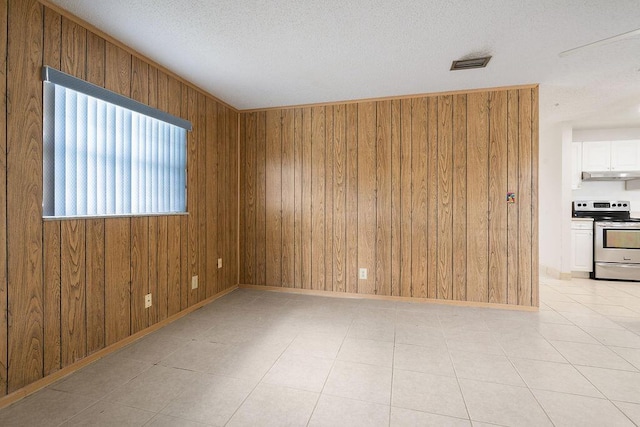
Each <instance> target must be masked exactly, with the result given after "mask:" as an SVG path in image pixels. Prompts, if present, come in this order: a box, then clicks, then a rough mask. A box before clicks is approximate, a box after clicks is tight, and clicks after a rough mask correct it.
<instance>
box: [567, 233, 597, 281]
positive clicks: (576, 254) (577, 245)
mask: <svg viewBox="0 0 640 427" xmlns="http://www.w3.org/2000/svg"><path fill="white" fill-rule="evenodd" d="M571 246H572V251H571V271H588V272H591V271H592V270H593V230H571Z"/></svg>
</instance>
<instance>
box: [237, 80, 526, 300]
mask: <svg viewBox="0 0 640 427" xmlns="http://www.w3.org/2000/svg"><path fill="white" fill-rule="evenodd" d="M537 114H538V89H537V87H530V86H529V87H521V88H511V89H508V90H507V89H505V90H494V91H485V92H473V93H457V94H451V95H440V96H426V97H416V98H410V99H393V100H383V101H372V102H359V103H347V104H335V105H327V106H313V107H308V108H291V109H281V110H280V109H269V110H264V111H256V112H244V113H241V115H240V145H241V147H240V152H241V160H240V169H241V178H240V179H241V185H240V188H241V190H240V191H241V195H240V201H241V208H240V231H241V232H240V248H241V254H240V259H241V262H240V283H242V284H249V285H266V286H279V287H295V288H303V289H316V290H327V291H334V292H350V293H360V294H377V295H390V296H403V297H421V298H435V299H443V300H461V301H474V302H482V303H499V304H512V305H522V306H537V305H538V285H537V284H538V277H537V271H538V260H537V253H538V249H537V248H538V244H537V235H538V231H537V181H538V180H537V170H538V155H537V153H538V115H537ZM507 192H515V193H516V203H513V204H508V203H507V197H506V196H507ZM359 268H367V269H368V278H367V279H366V280H360V279H359V278H358V269H359Z"/></svg>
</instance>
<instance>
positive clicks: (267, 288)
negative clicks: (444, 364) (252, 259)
mask: <svg viewBox="0 0 640 427" xmlns="http://www.w3.org/2000/svg"><path fill="white" fill-rule="evenodd" d="M238 287H239V288H240V289H254V290H259V291H269V292H284V293H290V294H307V295H316V296H323V297H332V298H353V299H377V300H386V301H402V302H414V303H425V304H440V305H453V306H458V307H480V308H495V309H500V310H511V311H530V312H537V311H539V308H538V307H530V306H525V305H511V304H494V303H488V302H476V301H454V300H441V299H435V298H412V297H399V296H388V295H368V294H354V293H348V292H334V291H318V290H313V289H300V288H280V287H277V286H258V285H238Z"/></svg>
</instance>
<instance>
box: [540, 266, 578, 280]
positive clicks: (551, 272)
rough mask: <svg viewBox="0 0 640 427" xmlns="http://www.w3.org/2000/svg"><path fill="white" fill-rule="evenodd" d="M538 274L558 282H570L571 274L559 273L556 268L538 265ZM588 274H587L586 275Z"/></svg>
mask: <svg viewBox="0 0 640 427" xmlns="http://www.w3.org/2000/svg"><path fill="white" fill-rule="evenodd" d="M540 274H543V275H545V276H547V277H551V278H553V279H559V280H571V276H572V273H571V272H570V271H569V272H564V271H560V270H558V269H557V268H554V267H549V266H546V265H540ZM587 274H588V273H587Z"/></svg>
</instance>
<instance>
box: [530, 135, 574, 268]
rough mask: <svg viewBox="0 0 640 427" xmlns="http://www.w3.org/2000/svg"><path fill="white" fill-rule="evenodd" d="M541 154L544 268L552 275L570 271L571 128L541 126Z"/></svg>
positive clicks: (541, 216)
mask: <svg viewBox="0 0 640 427" xmlns="http://www.w3.org/2000/svg"><path fill="white" fill-rule="evenodd" d="M539 155H540V157H539V162H540V165H539V168H540V169H539V177H540V178H539V181H538V186H539V206H538V217H539V228H540V234H539V242H540V247H539V257H540V258H539V259H540V268H541V269H542V270H546V271H547V272H548V273H550V274H552V275H560V274H561V273H570V265H569V262H570V259H571V258H570V257H569V256H570V253H569V250H570V246H569V245H570V241H571V234H570V233H571V200H570V198H571V157H570V155H571V128H570V127H569V126H568V125H566V124H554V125H550V126H544V127H542V126H541V128H540V152H539ZM567 163H568V166H567ZM565 199H568V201H565ZM565 223H566V224H565Z"/></svg>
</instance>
